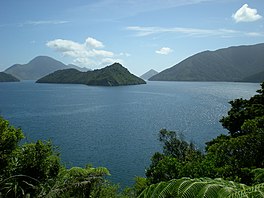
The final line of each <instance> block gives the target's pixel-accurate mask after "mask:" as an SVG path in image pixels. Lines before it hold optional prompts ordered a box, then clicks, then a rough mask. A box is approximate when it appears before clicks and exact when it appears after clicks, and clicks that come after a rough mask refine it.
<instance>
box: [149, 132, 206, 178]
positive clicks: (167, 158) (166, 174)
mask: <svg viewBox="0 0 264 198" xmlns="http://www.w3.org/2000/svg"><path fill="white" fill-rule="evenodd" d="M159 141H160V142H161V143H162V144H163V153H159V152H157V153H155V154H154V155H153V156H152V158H151V164H150V167H149V168H148V169H147V171H146V176H147V178H148V181H149V183H158V182H160V181H168V180H171V179H173V178H174V179H175V178H181V177H186V176H189V177H195V176H198V175H199V173H200V172H201V170H200V168H201V166H200V165H199V164H200V163H201V161H202V159H203V155H202V153H201V152H200V151H199V150H198V149H196V148H195V146H194V144H193V143H188V142H187V141H185V140H183V137H182V136H180V135H178V134H177V133H176V132H174V131H168V130H166V129H161V130H160V132H159Z"/></svg>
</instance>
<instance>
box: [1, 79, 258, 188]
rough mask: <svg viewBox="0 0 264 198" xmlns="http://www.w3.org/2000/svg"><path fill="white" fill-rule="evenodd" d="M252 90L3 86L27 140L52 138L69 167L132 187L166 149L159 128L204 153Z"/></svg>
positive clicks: (191, 85)
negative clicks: (96, 170) (98, 169)
mask: <svg viewBox="0 0 264 198" xmlns="http://www.w3.org/2000/svg"><path fill="white" fill-rule="evenodd" d="M259 88H260V85H259V84H254V83H224V82H148V83H147V84H146V85H138V86H121V87H95V86H86V85H61V84H36V83H34V82H32V81H24V82H20V83H0V115H2V116H3V117H4V118H5V119H7V120H9V121H10V123H11V124H12V125H14V126H16V127H21V128H22V130H23V132H24V133H25V134H26V136H27V141H33V140H37V139H42V140H47V139H51V140H52V141H53V143H54V144H55V145H57V146H59V151H60V152H61V157H62V160H63V162H64V163H65V164H66V165H67V166H68V167H69V166H85V165H86V164H92V165H94V166H104V167H107V168H108V169H109V170H110V172H111V175H112V176H111V177H110V180H112V181H113V182H116V183H120V184H121V186H126V185H131V184H132V183H133V178H134V177H135V176H144V172H145V168H146V167H148V165H149V163H150V158H151V156H152V155H153V153H154V152H156V151H160V150H161V145H160V144H159V142H158V140H157V137H158V132H159V130H160V129H161V128H166V129H169V130H176V131H179V132H181V133H183V134H184V136H185V138H186V139H187V140H189V141H193V142H195V143H196V145H197V146H198V147H200V148H204V143H205V142H206V141H209V140H210V139H212V138H214V137H216V136H217V135H219V134H220V133H226V131H225V130H224V129H223V128H222V126H221V124H220V123H219V122H218V121H219V119H220V118H221V117H222V116H223V115H226V113H227V110H228V109H229V108H230V106H229V104H228V101H230V100H232V99H235V98H240V97H243V98H249V97H251V96H253V95H254V94H256V90H257V89H259Z"/></svg>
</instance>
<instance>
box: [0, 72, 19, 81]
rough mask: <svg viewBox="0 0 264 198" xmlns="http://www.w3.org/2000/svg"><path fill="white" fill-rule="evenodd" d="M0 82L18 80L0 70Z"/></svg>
mask: <svg viewBox="0 0 264 198" xmlns="http://www.w3.org/2000/svg"><path fill="white" fill-rule="evenodd" d="M0 82H19V80H18V79H17V78H16V77H14V76H12V75H11V74H6V73H4V72H0Z"/></svg>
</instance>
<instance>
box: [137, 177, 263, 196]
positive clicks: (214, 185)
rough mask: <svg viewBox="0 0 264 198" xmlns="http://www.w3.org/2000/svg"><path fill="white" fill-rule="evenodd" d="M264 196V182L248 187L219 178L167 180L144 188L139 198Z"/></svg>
mask: <svg viewBox="0 0 264 198" xmlns="http://www.w3.org/2000/svg"><path fill="white" fill-rule="evenodd" d="M152 197H158V198H167V197H176V198H178V197H179V198H217V197H219V198H225V197H226V198H238V197H239V198H241V197H261V198H264V183H262V184H258V185H255V186H251V187H248V186H246V185H244V184H240V183H236V182H233V181H226V180H223V179H221V178H219V179H210V178H199V179H197V178H196V179H190V178H182V179H174V180H171V181H168V182H161V183H158V184H153V185H151V186H149V187H148V188H146V189H145V190H144V191H143V192H142V193H141V194H140V195H139V198H152Z"/></svg>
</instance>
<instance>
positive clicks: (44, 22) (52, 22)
mask: <svg viewBox="0 0 264 198" xmlns="http://www.w3.org/2000/svg"><path fill="white" fill-rule="evenodd" d="M69 22H70V21H62V20H50V21H44V20H43V21H27V22H25V23H23V24H21V25H58V24H64V23H69Z"/></svg>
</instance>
